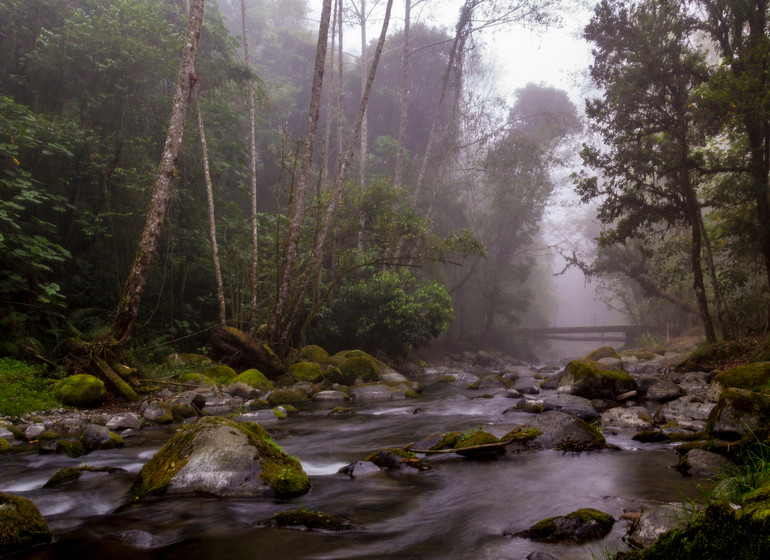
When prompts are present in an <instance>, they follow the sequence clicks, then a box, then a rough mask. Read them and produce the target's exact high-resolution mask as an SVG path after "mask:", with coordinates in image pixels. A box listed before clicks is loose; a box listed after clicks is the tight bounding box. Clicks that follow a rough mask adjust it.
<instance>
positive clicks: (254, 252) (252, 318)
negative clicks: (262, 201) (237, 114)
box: [241, 0, 259, 334]
mask: <svg viewBox="0 0 770 560" xmlns="http://www.w3.org/2000/svg"><path fill="white" fill-rule="evenodd" d="M241 19H242V20H243V54H244V59H245V61H246V66H247V67H248V68H249V69H251V54H250V53H249V33H248V31H247V29H246V0H241ZM255 113H256V111H255V109H254V79H253V78H251V77H250V78H249V174H250V177H251V247H252V248H251V310H250V313H249V333H250V334H254V331H255V330H256V328H257V291H258V277H259V276H258V275H259V237H258V233H259V231H258V229H259V228H258V221H257V218H258V216H257V139H256V132H255V126H256V125H255V121H256V114H255Z"/></svg>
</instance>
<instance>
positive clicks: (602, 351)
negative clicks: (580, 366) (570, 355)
mask: <svg viewBox="0 0 770 560" xmlns="http://www.w3.org/2000/svg"><path fill="white" fill-rule="evenodd" d="M602 358H616V359H618V360H619V359H620V354H618V353H617V352H616V351H615V349H614V348H613V347H612V346H602V347H601V348H597V349H596V350H594V351H593V352H591V353H590V354H588V356H586V357H585V361H586V362H598V361H599V360H601V359H602Z"/></svg>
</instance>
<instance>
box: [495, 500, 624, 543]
mask: <svg viewBox="0 0 770 560" xmlns="http://www.w3.org/2000/svg"><path fill="white" fill-rule="evenodd" d="M614 524H615V519H614V518H613V517H612V516H611V515H609V514H607V513H604V512H601V511H599V510H597V509H591V508H585V509H579V510H577V511H573V512H572V513H569V514H567V515H564V516H558V517H549V518H548V519H543V520H542V521H538V522H537V523H535V524H534V525H533V526H532V527H530V528H529V529H527V530H526V531H521V532H518V533H515V532H513V531H506V532H505V534H506V535H511V536H514V537H520V538H523V539H530V540H533V541H540V542H561V541H576V542H579V543H583V542H586V541H590V540H594V539H600V538H602V537H604V536H605V535H606V534H607V533H609V532H610V531H611V530H612V526H613V525H614Z"/></svg>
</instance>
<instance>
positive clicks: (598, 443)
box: [528, 410, 607, 451]
mask: <svg viewBox="0 0 770 560" xmlns="http://www.w3.org/2000/svg"><path fill="white" fill-rule="evenodd" d="M532 424H533V425H534V426H533V427H535V428H537V429H538V430H540V432H542V435H540V436H539V437H538V438H537V439H535V440H533V441H532V442H530V443H528V446H530V447H535V448H540V449H559V450H561V451H592V450H596V449H605V448H606V447H607V442H606V441H605V439H604V436H603V435H602V434H601V433H600V432H599V430H597V429H596V428H594V427H593V426H591V425H590V424H588V423H587V422H586V421H584V420H581V419H580V418H577V417H576V416H571V415H569V414H566V413H564V412H560V411H558V410H549V411H547V412H543V413H542V414H538V415H537V416H535V417H534V419H533V421H532Z"/></svg>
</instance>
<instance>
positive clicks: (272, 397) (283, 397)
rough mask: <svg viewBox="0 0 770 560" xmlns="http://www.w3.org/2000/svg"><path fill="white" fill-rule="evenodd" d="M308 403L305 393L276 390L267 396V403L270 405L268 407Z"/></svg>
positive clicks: (308, 399)
mask: <svg viewBox="0 0 770 560" xmlns="http://www.w3.org/2000/svg"><path fill="white" fill-rule="evenodd" d="M309 401H310V398H309V397H308V396H307V395H306V394H305V393H302V392H299V391H295V390H292V389H276V390H275V391H272V392H271V393H270V394H269V395H268V396H267V402H269V403H270V406H278V405H280V404H301V403H306V402H309Z"/></svg>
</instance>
